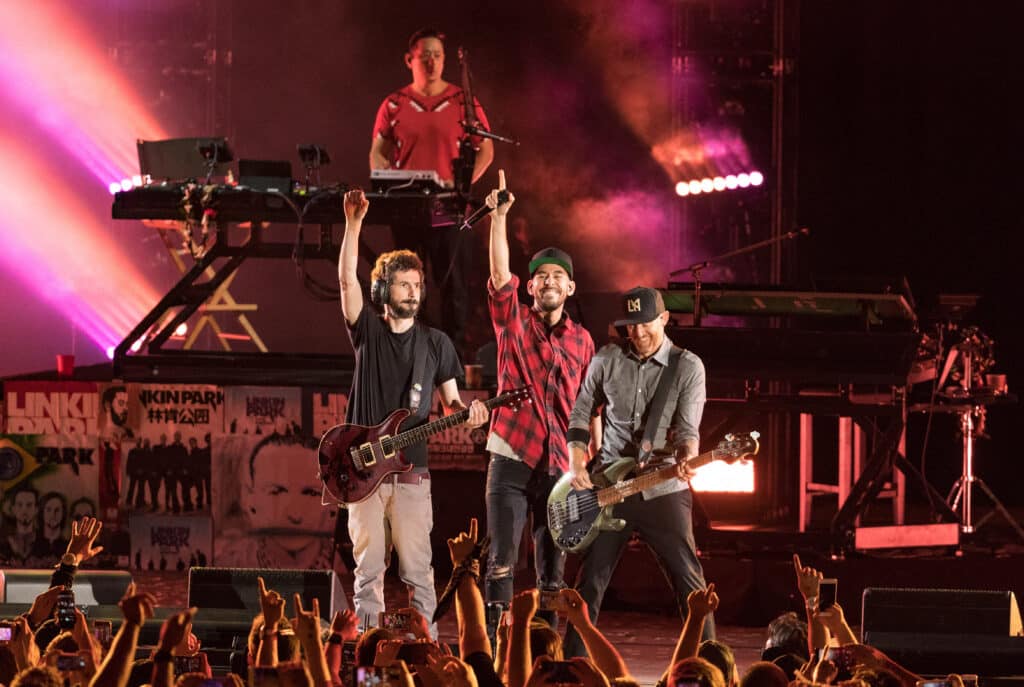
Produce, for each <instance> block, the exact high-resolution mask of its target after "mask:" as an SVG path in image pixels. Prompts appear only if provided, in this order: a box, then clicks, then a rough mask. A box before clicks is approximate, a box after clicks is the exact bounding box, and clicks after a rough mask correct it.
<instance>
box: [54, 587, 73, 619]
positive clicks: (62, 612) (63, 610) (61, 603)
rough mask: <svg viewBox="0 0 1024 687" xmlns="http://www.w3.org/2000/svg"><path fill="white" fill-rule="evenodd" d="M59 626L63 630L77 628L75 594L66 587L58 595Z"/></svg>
mask: <svg viewBox="0 0 1024 687" xmlns="http://www.w3.org/2000/svg"><path fill="white" fill-rule="evenodd" d="M57 626H58V627H60V629H62V630H70V629H71V628H73V627H74V626H75V593H74V592H73V591H72V590H70V589H68V588H66V587H65V588H64V589H62V590H61V591H60V593H59V594H58V595H57Z"/></svg>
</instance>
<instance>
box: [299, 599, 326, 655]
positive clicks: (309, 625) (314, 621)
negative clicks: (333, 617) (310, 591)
mask: <svg viewBox="0 0 1024 687" xmlns="http://www.w3.org/2000/svg"><path fill="white" fill-rule="evenodd" d="M295 634H296V635H297V636H298V638H299V641H300V642H302V643H303V645H306V643H307V642H315V641H319V640H320V599H318V598H316V597H315V596H314V597H313V606H312V607H311V608H310V609H309V610H308V611H306V610H303V608H302V595H301V594H299V593H298V592H296V594H295Z"/></svg>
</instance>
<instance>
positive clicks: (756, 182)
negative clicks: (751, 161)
mask: <svg viewBox="0 0 1024 687" xmlns="http://www.w3.org/2000/svg"><path fill="white" fill-rule="evenodd" d="M763 183H764V175H763V174H761V173H760V172H751V173H750V185H751V186H760V185H761V184H763Z"/></svg>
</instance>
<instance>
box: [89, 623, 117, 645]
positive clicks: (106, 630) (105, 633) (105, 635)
mask: <svg viewBox="0 0 1024 687" xmlns="http://www.w3.org/2000/svg"><path fill="white" fill-rule="evenodd" d="M112 635H113V626H112V624H111V622H110V621H109V620H93V621H92V636H93V637H95V638H96V641H97V642H99V643H100V644H101V645H102V646H103V647H104V648H107V647H109V646H110V640H111V637H112Z"/></svg>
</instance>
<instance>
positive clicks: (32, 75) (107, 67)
mask: <svg viewBox="0 0 1024 687" xmlns="http://www.w3.org/2000/svg"><path fill="white" fill-rule="evenodd" d="M74 7H75V3H54V2H21V3H17V2H16V3H4V20H3V21H2V22H0V52H2V54H3V56H4V59H3V60H0V90H2V91H3V95H4V97H5V98H7V99H9V100H10V101H11V102H12V103H14V104H15V105H16V106H17V107H18V108H19V109H21V110H22V111H23V112H25V113H26V114H27V115H28V116H29V118H31V119H32V120H34V122H35V124H36V126H38V127H39V128H41V129H43V130H44V131H46V132H47V133H48V134H49V136H50V137H51V140H52V141H54V142H55V143H56V144H57V145H60V146H62V147H63V148H64V149H65V150H66V151H67V152H68V153H69V154H70V155H71V156H73V157H74V158H76V159H77V160H78V161H79V163H80V164H81V165H82V166H83V167H85V168H86V169H88V170H89V171H90V172H91V173H92V174H93V175H94V176H95V177H96V178H97V179H98V180H99V181H100V182H101V183H103V184H104V186H107V185H108V184H109V183H110V179H121V178H123V177H124V176H126V175H128V174H131V173H132V172H134V171H135V170H136V169H137V167H138V161H137V156H136V155H137V154H136V148H135V140H136V139H138V138H145V139H160V138H167V134H166V133H165V131H164V129H163V127H161V126H160V125H159V124H158V123H157V121H156V120H155V119H154V118H153V117H152V115H150V114H149V112H148V111H147V110H146V109H145V107H144V106H143V105H142V103H141V102H140V101H139V99H138V97H137V96H136V95H135V94H134V93H133V92H132V90H131V88H129V87H128V85H127V84H126V83H124V82H123V80H122V79H121V77H120V75H119V74H118V73H117V70H116V69H112V68H111V64H110V60H109V58H108V57H107V54H106V49H105V47H104V46H103V45H101V44H99V43H98V42H97V41H96V40H95V38H94V37H93V36H91V35H89V33H88V31H87V30H86V29H84V28H83V27H82V26H81V25H80V23H79V22H78V20H77V18H76V17H75V15H74V9H73V8H74ZM41 36H45V37H46V38H45V40H40V37H41ZM55 46H59V49H57V48H56V47H55Z"/></svg>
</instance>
